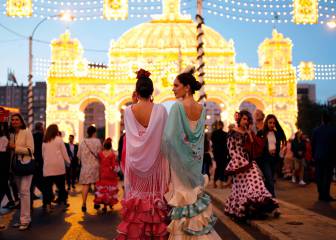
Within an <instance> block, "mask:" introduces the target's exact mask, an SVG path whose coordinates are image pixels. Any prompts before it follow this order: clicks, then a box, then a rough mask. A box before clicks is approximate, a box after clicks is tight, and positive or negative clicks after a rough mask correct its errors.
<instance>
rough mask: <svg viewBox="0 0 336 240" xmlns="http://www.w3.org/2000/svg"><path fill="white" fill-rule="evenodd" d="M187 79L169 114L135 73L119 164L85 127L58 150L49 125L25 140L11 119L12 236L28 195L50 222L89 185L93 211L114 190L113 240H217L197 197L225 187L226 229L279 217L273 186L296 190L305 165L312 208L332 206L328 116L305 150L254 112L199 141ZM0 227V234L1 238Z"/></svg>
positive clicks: (205, 203)
mask: <svg viewBox="0 0 336 240" xmlns="http://www.w3.org/2000/svg"><path fill="white" fill-rule="evenodd" d="M193 73H194V69H188V70H187V71H185V72H183V73H181V74H179V75H178V76H177V77H176V78H175V80H174V85H173V92H174V95H175V97H176V99H178V100H179V101H177V102H176V103H175V104H174V105H173V106H172V107H171V109H170V112H169V114H168V113H167V111H166V109H165V107H164V106H163V105H161V104H155V103H154V102H153V97H152V96H153V91H154V85H153V82H152V80H151V79H150V73H149V72H147V71H146V70H143V69H140V70H139V71H138V72H137V82H136V86H135V92H134V93H133V96H132V99H133V104H131V105H130V106H128V107H127V108H126V109H125V116H124V125H125V134H123V135H122V137H121V138H120V140H119V146H118V154H116V153H115V152H114V151H113V150H112V139H111V138H106V139H105V140H104V141H103V142H101V140H99V139H98V138H97V137H96V128H95V127H94V126H90V127H88V129H87V136H86V138H85V139H83V140H82V141H81V142H80V143H79V145H77V144H75V143H74V136H73V135H70V136H69V142H68V143H64V142H63V139H62V136H61V133H60V129H59V128H58V126H57V125H56V124H51V125H49V126H48V127H47V129H46V130H45V131H44V128H43V125H42V124H41V123H37V124H36V126H35V129H34V133H33V134H32V133H31V131H30V130H29V129H28V128H27V127H26V125H25V123H24V120H23V119H22V117H21V115H20V114H13V115H12V116H11V123H10V126H9V127H8V126H7V125H6V124H4V125H2V126H1V129H0V157H1V161H0V164H1V166H0V171H1V173H0V178H1V179H0V187H1V191H0V194H1V195H0V202H2V199H3V198H4V196H5V195H6V197H7V199H8V203H7V204H6V206H4V207H7V208H18V209H20V219H18V221H17V223H15V224H14V225H13V227H17V228H19V230H26V229H28V228H29V227H30V225H31V221H32V219H31V208H32V200H33V199H34V198H35V197H36V196H35V194H34V193H35V189H36V188H37V189H38V190H39V191H40V192H41V193H42V198H43V209H44V210H45V211H46V212H47V213H50V212H51V211H53V208H54V204H53V203H57V204H58V205H60V206H61V207H63V208H64V210H66V209H67V208H68V207H69V203H68V192H69V191H71V190H74V189H75V188H76V183H79V184H80V185H81V193H82V206H81V210H82V212H83V213H85V212H86V211H87V197H88V193H89V190H90V189H91V186H92V185H94V195H95V198H94V201H93V207H94V208H95V209H97V210H98V209H100V208H102V210H103V211H104V212H106V211H107V209H108V208H110V209H113V206H114V205H115V204H116V203H118V201H119V200H120V199H118V192H119V190H120V189H119V188H121V184H118V182H119V181H123V198H122V200H121V204H122V212H121V217H122V219H121V223H120V224H119V225H118V227H117V232H118V236H117V237H116V239H118V240H122V239H195V240H196V239H199V240H200V239H202V240H204V239H218V235H217V234H216V233H215V231H214V229H213V226H214V224H215V223H216V217H215V216H214V214H213V210H212V205H211V198H210V196H209V195H207V194H206V192H205V187H206V186H207V185H208V183H209V182H210V183H211V185H212V186H213V187H215V188H217V187H218V188H226V187H231V192H230V195H229V197H228V198H227V200H226V203H225V207H224V212H225V213H226V214H227V215H229V216H230V217H232V218H233V219H235V220H246V219H251V218H258V219H260V218H265V217H279V216H280V211H279V205H278V203H277V201H276V199H275V197H276V191H275V184H274V183H275V180H276V176H278V177H284V178H289V179H291V181H293V182H296V181H297V180H298V182H299V184H300V185H305V184H306V183H305V179H306V178H307V175H309V171H307V170H308V169H309V166H311V164H309V163H310V162H312V160H314V161H315V163H316V174H315V175H316V181H317V185H318V191H319V196H320V200H323V201H331V200H333V198H332V197H331V196H330V182H331V176H332V169H333V166H334V165H333V164H334V162H333V161H332V160H333V157H334V155H333V154H334V150H333V149H334V147H335V146H334V145H333V144H334V142H335V136H336V135H335V134H336V130H335V128H334V127H332V126H331V125H330V124H329V123H330V118H328V116H327V115H324V116H323V119H322V120H323V124H322V125H321V127H319V128H317V129H316V130H315V131H314V133H313V137H312V142H311V143H310V141H309V139H308V138H307V136H305V135H304V134H302V132H300V131H298V132H297V133H296V134H295V137H294V138H293V139H289V140H287V139H286V136H285V133H284V130H283V129H282V127H281V125H280V123H279V121H278V120H277V117H276V116H275V115H273V114H269V115H267V116H266V118H265V115H264V113H263V112H262V111H261V110H256V111H255V112H254V114H253V116H252V114H251V113H250V112H249V111H247V110H241V111H240V112H236V114H235V120H236V123H235V124H231V125H230V126H229V131H228V132H225V131H224V130H223V128H224V124H223V123H222V122H218V123H217V125H216V129H215V130H214V131H213V132H212V134H211V137H209V136H208V135H207V134H206V133H205V119H206V109H205V107H204V106H203V105H201V104H199V103H198V102H197V101H195V99H194V93H195V92H196V91H198V90H200V89H201V87H202V84H201V83H200V82H198V81H197V80H196V79H195V77H194V75H193ZM2 227H3V226H0V228H2Z"/></svg>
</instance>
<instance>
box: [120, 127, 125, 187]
mask: <svg viewBox="0 0 336 240" xmlns="http://www.w3.org/2000/svg"><path fill="white" fill-rule="evenodd" d="M124 137H125V133H124V132H123V133H122V134H121V136H120V138H119V141H118V164H119V166H121V163H122V161H121V160H122V158H121V157H122V151H123V146H124ZM118 176H119V179H120V181H123V180H124V175H123V172H122V171H119V172H118Z"/></svg>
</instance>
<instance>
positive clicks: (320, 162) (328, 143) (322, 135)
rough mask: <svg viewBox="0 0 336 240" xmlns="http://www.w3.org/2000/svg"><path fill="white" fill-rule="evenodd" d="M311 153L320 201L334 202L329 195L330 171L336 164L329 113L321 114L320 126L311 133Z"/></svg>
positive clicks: (334, 134) (334, 135)
mask: <svg viewBox="0 0 336 240" xmlns="http://www.w3.org/2000/svg"><path fill="white" fill-rule="evenodd" d="M312 136H313V137H312V152H313V158H314V161H315V164H316V182H317V190H318V193H319V200H320V201H326V202H330V201H335V199H334V198H333V197H332V196H331V195H330V184H331V180H332V171H333V167H334V166H335V162H336V127H335V126H333V125H331V116H330V114H329V113H327V112H324V113H323V114H322V124H321V126H319V127H317V128H316V129H314V131H313V135H312Z"/></svg>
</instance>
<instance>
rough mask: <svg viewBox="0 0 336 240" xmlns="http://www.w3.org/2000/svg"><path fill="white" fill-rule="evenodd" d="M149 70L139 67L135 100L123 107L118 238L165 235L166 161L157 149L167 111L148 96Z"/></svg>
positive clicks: (150, 239)
mask: <svg viewBox="0 0 336 240" xmlns="http://www.w3.org/2000/svg"><path fill="white" fill-rule="evenodd" d="M149 75H150V73H149V72H147V71H145V70H142V69H141V70H139V72H138V74H137V79H138V80H137V83H136V93H137V95H138V102H137V103H136V104H133V105H131V106H130V107H127V108H126V110H125V118H124V119H125V120H124V121H125V130H126V158H125V171H124V172H125V179H124V185H125V195H124V199H123V201H122V207H123V208H122V222H121V223H120V224H119V226H118V228H117V231H118V233H119V235H118V236H117V239H118V240H121V239H134V240H135V239H137V240H147V239H148V240H153V239H154V240H156V239H157V240H161V239H167V236H168V233H167V223H166V221H167V214H168V208H167V204H166V202H165V200H164V193H165V192H166V190H167V187H168V178H169V168H168V162H167V161H166V160H165V158H163V156H162V154H161V150H160V145H161V138H162V134H163V129H164V126H165V123H166V119H167V111H166V110H165V108H164V107H163V106H162V105H160V104H154V103H153V102H152V100H151V95H152V93H153V90H154V87H153V83H152V81H151V79H150V78H149Z"/></svg>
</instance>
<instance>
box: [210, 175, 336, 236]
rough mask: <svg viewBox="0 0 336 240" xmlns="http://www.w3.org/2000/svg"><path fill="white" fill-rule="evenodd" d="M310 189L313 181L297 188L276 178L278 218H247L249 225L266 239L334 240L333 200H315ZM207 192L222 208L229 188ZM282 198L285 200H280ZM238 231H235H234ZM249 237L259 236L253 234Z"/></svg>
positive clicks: (312, 189) (335, 226) (312, 188)
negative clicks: (259, 219) (328, 201)
mask: <svg viewBox="0 0 336 240" xmlns="http://www.w3.org/2000/svg"><path fill="white" fill-rule="evenodd" d="M314 188H315V186H314V184H310V185H308V186H305V187H301V186H299V185H296V184H292V183H288V182H286V181H282V180H279V181H278V182H277V194H278V198H279V203H280V211H281V213H282V215H281V217H280V218H279V219H267V220H264V221H251V223H250V224H251V225H252V226H253V227H254V228H256V229H258V230H259V231H260V232H261V233H262V234H264V235H266V236H268V237H269V238H270V239H281V240H288V239H302V240H315V239H323V240H329V239H330V240H332V239H336V220H335V218H334V217H335V214H336V213H335V203H331V204H329V203H323V202H316V192H315V190H316V189H314ZM335 188H336V186H335V184H333V189H332V192H333V193H335V190H336V189H335ZM207 191H208V192H209V193H210V195H211V196H212V197H213V201H214V204H215V205H216V206H217V207H218V208H221V209H223V204H224V202H225V199H226V198H227V196H228V194H229V192H230V189H213V188H208V189H207ZM284 199H285V200H286V201H283V200H284ZM288 201H292V202H294V203H296V204H297V205H295V204H292V203H290V202H288ZM299 205H300V206H299ZM305 207H306V208H311V209H312V210H314V212H313V211H310V210H307V209H306V208H305ZM328 211H329V212H328ZM324 215H326V216H330V217H333V218H330V217H326V216H324ZM243 230H246V229H243ZM241 231H242V230H238V233H240V232H241ZM250 237H254V239H259V238H258V237H255V234H252V236H250ZM246 239H250V238H246Z"/></svg>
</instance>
